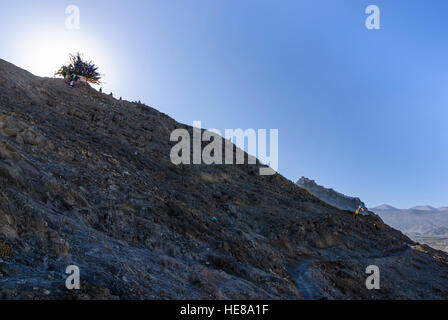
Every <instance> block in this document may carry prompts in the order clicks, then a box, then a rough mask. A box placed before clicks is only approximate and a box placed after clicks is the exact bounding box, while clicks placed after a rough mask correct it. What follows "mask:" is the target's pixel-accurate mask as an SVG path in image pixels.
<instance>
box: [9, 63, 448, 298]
mask: <svg viewBox="0 0 448 320" xmlns="http://www.w3.org/2000/svg"><path fill="white" fill-rule="evenodd" d="M175 128H187V129H188V130H190V131H191V128H190V127H187V126H184V125H182V124H179V123H177V122H176V121H174V120H173V119H171V118H169V117H168V116H166V115H164V114H162V113H160V112H158V111H156V110H155V109H152V108H150V107H148V106H145V105H142V104H138V103H132V102H127V101H118V100H115V99H114V98H112V97H111V96H109V95H106V94H101V93H99V92H97V91H95V90H93V89H91V88H90V87H88V86H80V85H78V86H76V87H75V88H71V87H69V86H67V85H66V84H65V83H64V81H63V80H60V79H48V78H39V77H35V76H33V75H31V74H30V73H28V72H26V71H24V70H21V69H19V68H17V67H15V66H13V65H11V64H9V63H7V62H5V61H2V60H0V298H2V299H93V298H96V299H185V298H189V299H240V298H242V299H303V298H305V299H320V298H328V299H334V298H336V299H401V298H411V299H423V298H436V299H442V298H444V299H446V298H448V276H447V275H448V263H447V262H448V259H447V256H446V255H445V254H443V253H442V252H439V251H435V250H433V249H430V248H429V247H426V246H416V245H415V244H414V243H413V242H412V241H411V240H410V239H408V238H407V237H406V236H404V235H403V234H401V233H400V232H399V231H397V230H394V229H392V228H391V227H389V226H387V225H385V224H383V223H382V222H381V221H380V220H378V219H377V218H375V217H374V216H360V217H359V218H356V219H354V218H353V214H352V213H351V212H348V211H341V210H338V209H336V208H334V207H331V206H329V205H327V204H325V203H324V202H322V201H320V200H318V199H317V198H315V197H314V196H313V195H311V194H310V193H309V192H308V191H305V190H304V189H302V188H300V187H298V186H296V185H295V184H294V183H291V182H290V181H288V180H287V179H285V178H283V177H282V176H280V175H274V176H260V175H258V168H259V166H260V165H258V164H257V165H233V166H232V165H226V166H223V165H215V166H206V165H194V166H175V165H173V164H172V163H171V162H170V158H169V154H170V149H171V147H172V145H173V143H171V142H170V141H169V137H170V133H171V131H172V130H173V129H175ZM371 264H374V265H377V266H379V268H380V270H381V289H380V290H373V291H369V290H367V289H366V287H365V279H366V276H367V275H366V274H365V269H366V267H367V266H368V265H371ZM69 265H77V266H79V268H80V272H81V290H78V291H76V290H75V291H69V290H67V289H66V287H65V278H66V275H65V273H64V272H65V270H66V267H67V266H69Z"/></svg>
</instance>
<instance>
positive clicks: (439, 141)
mask: <svg viewBox="0 0 448 320" xmlns="http://www.w3.org/2000/svg"><path fill="white" fill-rule="evenodd" d="M71 4H74V5H77V6H79V8H80V22H81V25H80V26H81V28H80V29H79V30H71V31H69V30H67V29H66V26H65V19H66V17H67V16H66V15H65V9H66V7H67V6H68V5H71ZM370 4H375V5H377V6H378V7H379V8H380V10H381V29H380V30H367V28H366V27H365V19H366V18H367V14H365V9H366V7H367V5H370ZM447 14H448V1H446V0H440V1H423V0H420V1H417V0H403V1H401V0H387V1H383V0H369V1H363V0H302V1H299V0H291V1H287V0H280V1H274V0H271V1H263V0H244V1H241V0H225V1H224V0H222V1H220V0H213V1H211V0H193V1H187V0H183V1H170V0H164V1H162V0H158V1H148V0H142V1H132V0H130V1H110V0H109V1H97V0H96V1H91V0H89V1H87V0H86V1H76V0H72V1H61V0H58V1H56V0H54V1H45V0H42V1H23V0H15V1H8V2H5V1H2V3H1V5H0V30H2V32H1V33H0V40H1V45H0V58H2V59H5V60H8V61H10V62H12V63H14V64H16V65H18V66H20V67H22V68H25V69H28V70H29V71H31V72H33V73H35V74H37V75H41V76H45V75H52V74H53V73H54V72H55V71H56V70H57V69H58V67H59V66H60V65H61V64H63V63H65V62H67V60H68V53H69V52H75V51H81V52H82V53H84V55H85V56H86V57H87V58H91V59H93V60H94V62H96V63H97V64H98V65H99V66H100V68H101V69H100V71H101V72H102V73H104V74H105V82H106V83H105V84H104V90H105V91H106V92H111V91H112V92H113V93H114V96H116V97H119V96H122V97H123V98H124V99H127V100H141V101H142V102H145V103H146V104H148V105H150V106H153V107H155V108H156V109H158V110H160V111H162V112H164V113H166V114H168V115H170V116H171V117H173V118H174V119H176V120H177V121H180V122H183V123H187V124H190V125H191V124H192V122H193V121H194V120H201V121H202V124H203V127H205V128H217V129H220V130H222V131H223V130H224V129H225V128H243V129H247V128H254V129H259V128H260V129H261V128H265V129H279V170H278V171H279V172H280V173H281V174H283V175H284V176H285V177H287V178H288V179H290V180H293V181H296V180H297V179H298V178H300V177H301V176H306V177H309V178H312V179H315V180H316V181H317V182H318V183H319V184H322V185H325V186H327V187H332V188H334V189H335V190H338V191H340V192H343V193H345V194H348V195H353V196H359V197H360V198H361V199H363V200H364V201H365V202H366V203H367V206H375V205H379V204H382V203H388V204H391V205H393V206H396V207H402V208H406V207H411V206H414V205H419V204H429V205H433V206H442V205H444V206H446V205H448V196H447V195H448V130H447V127H448V126H447V124H448V122H447V120H448V90H447V85H448V59H447V57H448V41H447V40H448V21H447V19H446V16H447Z"/></svg>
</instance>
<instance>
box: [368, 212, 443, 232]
mask: <svg viewBox="0 0 448 320" xmlns="http://www.w3.org/2000/svg"><path fill="white" fill-rule="evenodd" d="M370 210H372V211H373V212H375V213H376V214H378V215H379V216H380V217H381V218H382V219H383V220H384V222H385V223H387V224H388V225H390V226H392V227H394V228H396V229H398V230H401V231H402V232H404V233H405V234H407V235H408V236H410V237H411V238H415V237H432V236H438V237H440V236H446V237H448V207H440V208H434V207H432V206H429V205H422V206H415V207H412V208H409V209H397V208H394V207H392V206H390V205H387V204H383V205H380V206H378V207H374V208H371V209H370Z"/></svg>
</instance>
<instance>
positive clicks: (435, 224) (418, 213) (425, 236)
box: [297, 177, 448, 252]
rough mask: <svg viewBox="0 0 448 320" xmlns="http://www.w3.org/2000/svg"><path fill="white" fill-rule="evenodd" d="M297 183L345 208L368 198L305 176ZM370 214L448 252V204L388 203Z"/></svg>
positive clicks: (315, 194) (352, 208) (347, 208)
mask: <svg viewBox="0 0 448 320" xmlns="http://www.w3.org/2000/svg"><path fill="white" fill-rule="evenodd" d="M297 185H298V186H299V187H301V188H303V189H305V190H307V191H308V192H309V193H311V194H312V195H313V196H315V197H317V198H319V199H320V200H322V201H324V202H326V203H328V204H330V205H332V206H333V207H336V208H338V209H341V210H348V211H352V212H354V211H355V210H356V209H357V208H358V206H359V205H363V206H364V207H365V205H364V202H362V201H361V199H359V198H357V197H350V196H346V195H344V194H342V193H340V192H337V191H335V190H333V189H331V188H325V187H323V186H320V185H318V184H317V183H316V182H315V181H314V180H311V179H308V178H305V177H302V178H300V180H299V181H297ZM368 214H370V215H376V216H378V217H380V218H381V219H382V220H383V221H384V223H386V224H388V225H390V226H391V227H393V228H395V229H398V230H400V231H401V232H403V233H404V234H406V235H407V236H409V237H410V238H412V239H413V240H415V241H418V242H422V243H426V244H428V245H430V246H432V247H434V248H436V249H440V250H445V251H447V252H448V207H440V208H435V207H432V206H429V205H420V206H415V207H412V208H409V209H398V208H395V207H393V206H391V205H388V204H382V205H380V206H377V207H374V208H370V209H369V211H368Z"/></svg>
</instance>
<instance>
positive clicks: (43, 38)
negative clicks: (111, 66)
mask: <svg viewBox="0 0 448 320" xmlns="http://www.w3.org/2000/svg"><path fill="white" fill-rule="evenodd" d="M21 47H22V49H21V52H22V55H21V58H20V65H21V67H22V68H24V69H26V70H28V71H30V72H31V73H33V74H35V75H37V76H41V77H53V76H54V74H55V72H56V71H57V70H58V69H59V68H60V67H61V66H62V65H63V64H67V63H68V62H69V55H70V54H71V53H72V54H74V53H76V52H80V53H82V54H83V55H84V57H85V58H86V59H87V60H93V62H94V63H95V64H96V65H98V66H99V67H100V70H99V71H100V73H104V70H103V68H102V66H105V65H107V61H106V58H105V56H104V54H103V53H102V52H101V51H100V50H99V49H98V48H99V46H98V43H96V44H94V42H92V41H90V39H88V38H87V37H83V36H82V35H81V34H74V33H70V32H61V33H60V34H57V33H48V32H45V33H38V34H36V35H35V36H34V37H32V40H31V41H24V42H23V43H22V45H21Z"/></svg>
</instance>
